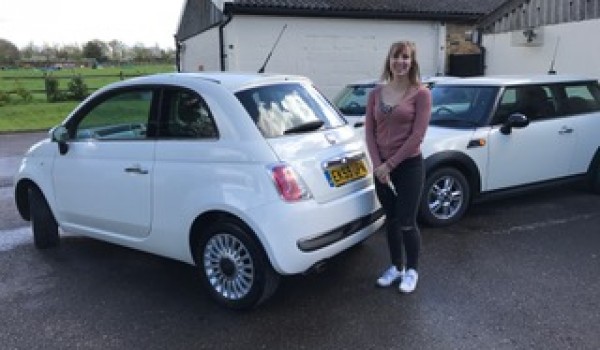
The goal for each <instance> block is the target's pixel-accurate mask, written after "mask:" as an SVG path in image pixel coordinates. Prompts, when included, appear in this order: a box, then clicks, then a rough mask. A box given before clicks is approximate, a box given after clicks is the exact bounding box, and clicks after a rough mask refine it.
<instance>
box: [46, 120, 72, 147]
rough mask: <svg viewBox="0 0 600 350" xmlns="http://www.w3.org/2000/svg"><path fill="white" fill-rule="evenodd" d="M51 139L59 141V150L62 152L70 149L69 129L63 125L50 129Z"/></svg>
mask: <svg viewBox="0 0 600 350" xmlns="http://www.w3.org/2000/svg"><path fill="white" fill-rule="evenodd" d="M50 140H52V142H56V143H58V151H59V152H60V154H65V153H67V151H68V150H69V144H68V143H67V141H68V140H69V131H68V130H67V128H65V127H64V126H62V125H59V126H56V127H54V128H52V130H50Z"/></svg>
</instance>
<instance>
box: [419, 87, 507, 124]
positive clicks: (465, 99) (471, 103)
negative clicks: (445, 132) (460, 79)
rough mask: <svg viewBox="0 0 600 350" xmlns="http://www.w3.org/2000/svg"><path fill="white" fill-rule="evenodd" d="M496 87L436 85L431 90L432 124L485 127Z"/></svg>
mask: <svg viewBox="0 0 600 350" xmlns="http://www.w3.org/2000/svg"><path fill="white" fill-rule="evenodd" d="M497 93H498V88H497V87H491V86H461V85H435V86H433V88H432V89H431V97H432V107H431V122H430V124H431V125H441V126H445V127H457V128H461V127H476V126H482V125H484V124H486V123H487V122H488V120H489V117H490V113H491V110H492V108H493V106H494V103H495V100H496V95H497Z"/></svg>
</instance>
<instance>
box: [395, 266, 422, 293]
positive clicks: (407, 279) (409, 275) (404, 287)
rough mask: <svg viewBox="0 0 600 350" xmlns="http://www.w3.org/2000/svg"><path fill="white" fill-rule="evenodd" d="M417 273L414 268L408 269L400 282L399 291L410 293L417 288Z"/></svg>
mask: <svg viewBox="0 0 600 350" xmlns="http://www.w3.org/2000/svg"><path fill="white" fill-rule="evenodd" d="M417 281H419V274H418V273H417V271H415V270H414V269H408V271H406V273H405V274H404V276H403V277H402V282H400V291H401V292H402V293H412V292H413V291H414V290H415V288H417Z"/></svg>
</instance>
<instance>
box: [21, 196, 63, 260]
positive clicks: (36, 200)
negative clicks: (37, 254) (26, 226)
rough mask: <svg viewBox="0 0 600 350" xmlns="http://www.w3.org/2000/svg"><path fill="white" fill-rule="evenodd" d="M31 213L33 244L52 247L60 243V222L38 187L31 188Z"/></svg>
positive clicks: (40, 247)
mask: <svg viewBox="0 0 600 350" xmlns="http://www.w3.org/2000/svg"><path fill="white" fill-rule="evenodd" d="M28 196H29V213H30V220H31V230H32V231H33V244H34V245H35V247H36V248H38V249H46V248H52V247H55V246H57V245H58V243H59V239H60V237H59V235H58V224H57V223H56V219H55V218H54V215H53V214H52V211H51V210H50V206H49V205H48V202H46V198H44V195H43V194H42V192H41V191H40V190H39V189H37V188H36V187H33V186H32V187H30V188H29V193H28Z"/></svg>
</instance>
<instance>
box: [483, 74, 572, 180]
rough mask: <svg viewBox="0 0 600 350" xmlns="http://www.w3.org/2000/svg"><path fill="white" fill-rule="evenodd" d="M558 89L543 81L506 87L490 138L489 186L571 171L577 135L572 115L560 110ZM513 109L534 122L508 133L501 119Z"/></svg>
mask: <svg viewBox="0 0 600 350" xmlns="http://www.w3.org/2000/svg"><path fill="white" fill-rule="evenodd" d="M555 90H556V89H554V90H553V89H552V87H551V86H541V85H536V86H518V87H509V88H506V89H505V91H504V93H503V95H502V98H501V100H500V102H499V105H498V109H497V113H496V116H495V120H496V121H497V123H496V125H494V126H493V127H492V129H491V131H490V136H489V139H488V142H489V160H488V173H487V188H486V190H495V189H502V188H507V187H513V186H519V185H525V184H531V183H535V182H540V181H545V180H550V179H556V178H560V177H563V176H567V175H569V164H570V158H571V155H572V154H573V150H574V147H575V141H576V138H575V136H574V134H573V125H571V121H570V120H569V118H566V117H564V116H561V115H560V114H558V113H557V112H556V102H555V101H556V99H555V98H554V91H555ZM512 113H522V114H525V115H526V116H527V117H528V119H529V120H530V123H529V125H527V126H526V127H523V128H513V129H512V130H511V132H510V134H504V133H502V132H501V130H500V129H501V125H500V123H501V122H503V121H504V120H505V118H506V117H507V116H508V115H510V114H512ZM499 114H502V115H499Z"/></svg>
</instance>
